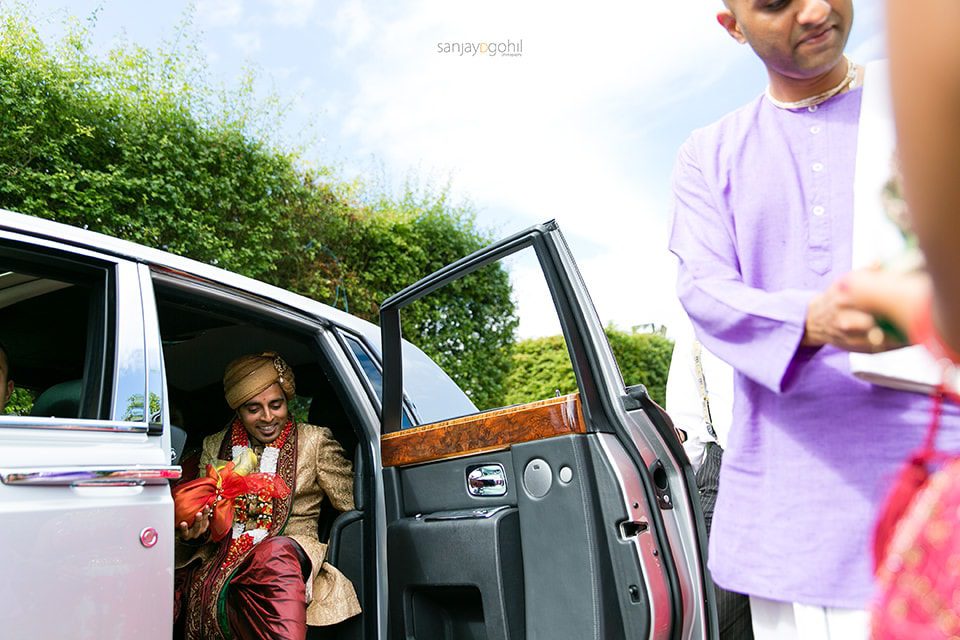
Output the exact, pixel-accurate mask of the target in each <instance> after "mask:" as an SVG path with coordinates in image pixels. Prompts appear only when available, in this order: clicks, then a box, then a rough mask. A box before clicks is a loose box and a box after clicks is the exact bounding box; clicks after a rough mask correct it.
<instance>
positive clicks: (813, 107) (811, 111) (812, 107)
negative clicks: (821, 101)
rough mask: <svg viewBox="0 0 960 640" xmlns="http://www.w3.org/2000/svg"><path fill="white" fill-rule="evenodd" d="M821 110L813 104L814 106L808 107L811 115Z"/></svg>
mask: <svg viewBox="0 0 960 640" xmlns="http://www.w3.org/2000/svg"><path fill="white" fill-rule="evenodd" d="M819 108H820V107H818V106H817V105H815V104H812V105H810V106H809V107H807V111H809V112H810V113H813V112H814V111H816V110H817V109H819Z"/></svg>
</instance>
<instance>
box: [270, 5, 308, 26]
mask: <svg viewBox="0 0 960 640" xmlns="http://www.w3.org/2000/svg"><path fill="white" fill-rule="evenodd" d="M270 5H271V6H272V7H273V13H272V15H271V17H270V19H271V21H272V22H273V23H274V24H276V25H279V26H281V27H305V26H307V25H308V24H309V23H310V19H311V17H312V16H313V12H314V9H315V8H316V5H317V2H316V0H270Z"/></svg>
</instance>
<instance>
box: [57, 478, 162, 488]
mask: <svg viewBox="0 0 960 640" xmlns="http://www.w3.org/2000/svg"><path fill="white" fill-rule="evenodd" d="M145 484H147V481H146V480H134V479H130V480H124V479H119V478H93V479H92V480H77V481H75V482H71V483H70V486H71V487H142V486H143V485H145Z"/></svg>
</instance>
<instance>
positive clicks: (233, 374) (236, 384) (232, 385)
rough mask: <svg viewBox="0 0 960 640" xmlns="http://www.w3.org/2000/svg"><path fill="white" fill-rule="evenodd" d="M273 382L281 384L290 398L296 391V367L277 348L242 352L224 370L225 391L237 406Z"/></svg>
mask: <svg viewBox="0 0 960 640" xmlns="http://www.w3.org/2000/svg"><path fill="white" fill-rule="evenodd" d="M272 384H279V385H280V388H281V389H283V394H284V395H285V396H286V397H287V401H290V400H291V399H292V398H293V396H294V394H296V386H295V385H294V380H293V369H291V368H290V366H289V365H288V364H287V363H286V362H284V360H283V358H281V357H280V355H279V354H277V353H276V352H274V351H265V352H263V353H260V354H257V355H253V354H250V355H246V356H240V357H239V358H237V359H236V360H234V361H233V362H231V363H230V364H228V365H227V369H226V371H224V373H223V395H224V397H225V398H226V399H227V404H228V405H230V408H231V409H236V408H237V407H239V406H240V405H242V404H243V403H244V402H247V401H248V400H250V398H253V397H254V396H256V395H257V394H259V393H261V392H262V391H263V390H264V389H266V388H267V387H269V386H270V385H272Z"/></svg>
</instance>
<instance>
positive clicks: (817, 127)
mask: <svg viewBox="0 0 960 640" xmlns="http://www.w3.org/2000/svg"><path fill="white" fill-rule="evenodd" d="M810 133H814V134H816V133H820V125H818V124H815V125H813V126H812V127H810Z"/></svg>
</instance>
